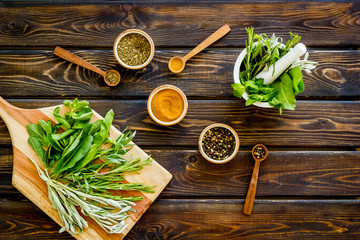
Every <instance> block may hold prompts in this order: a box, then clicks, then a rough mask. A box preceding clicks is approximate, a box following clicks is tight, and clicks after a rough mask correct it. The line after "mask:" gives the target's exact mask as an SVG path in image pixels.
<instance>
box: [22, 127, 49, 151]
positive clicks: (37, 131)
mask: <svg viewBox="0 0 360 240" xmlns="http://www.w3.org/2000/svg"><path fill="white" fill-rule="evenodd" d="M26 130H27V132H28V133H29V135H30V137H33V138H36V139H37V140H38V142H39V143H40V144H41V145H42V146H46V147H47V146H49V144H48V143H47V142H46V140H45V137H46V136H45V133H44V131H43V130H42V129H41V127H40V126H39V125H37V124H33V123H29V124H28V125H26Z"/></svg>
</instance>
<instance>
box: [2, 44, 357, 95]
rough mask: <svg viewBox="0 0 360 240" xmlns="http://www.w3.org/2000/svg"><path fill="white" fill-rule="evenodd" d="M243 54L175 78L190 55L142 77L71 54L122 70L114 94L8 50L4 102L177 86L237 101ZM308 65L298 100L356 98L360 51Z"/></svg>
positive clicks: (60, 67) (85, 73)
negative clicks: (237, 70) (175, 68)
mask: <svg viewBox="0 0 360 240" xmlns="http://www.w3.org/2000/svg"><path fill="white" fill-rule="evenodd" d="M241 50H242V49H238V50H207V51H205V52H202V53H200V54H199V55H197V56H195V57H194V58H193V59H191V60H189V61H188V62H187V64H186V69H185V70H184V72H183V73H181V74H172V73H171V72H170V70H169V69H168V66H167V65H168V64H167V63H168V60H169V59H170V58H171V57H172V56H175V55H179V56H182V55H185V54H186V52H187V50H158V51H156V53H155V58H154V59H153V61H152V62H151V64H150V65H149V66H148V67H146V69H142V70H139V71H130V70H125V69H124V68H122V67H121V66H120V65H119V64H118V63H117V62H116V60H115V58H114V56H113V53H112V51H111V50H86V51H85V50H71V52H73V53H75V54H76V55H78V56H80V57H82V58H84V59H86V60H87V61H89V62H90V63H92V64H94V65H95V66H97V67H99V68H101V69H102V70H110V69H116V70H118V71H119V72H120V73H121V75H122V79H121V83H120V85H119V86H118V87H115V88H111V87H108V86H106V84H105V83H104V80H103V78H102V77H101V76H100V75H99V74H97V73H94V72H91V71H89V70H86V69H84V68H82V67H78V66H76V65H74V64H72V63H70V62H67V61H65V60H63V59H60V58H59V57H57V56H54V55H53V54H52V51H43V50H24V51H19V50H4V51H0V96H3V97H7V96H12V97H13V96H21V97H35V96H36V97H53V96H58V95H62V96H87V97H90V96H92V97H97V96H102V97H105V96H109V94H110V95H111V96H112V97H147V96H149V94H150V92H151V91H152V90H153V89H154V88H155V87H157V86H159V85H163V84H173V85H176V86H178V87H179V88H181V89H182V90H184V91H185V92H186V93H187V95H188V96H189V97H198V96H201V97H207V98H217V97H223V98H229V97H233V94H232V88H231V84H232V83H233V82H234V80H233V67H234V64H235V61H236V58H237V56H238V55H239V53H240V52H241ZM310 60H313V61H317V62H319V65H318V66H317V69H316V70H315V71H313V72H312V73H311V74H308V73H304V82H305V92H303V93H300V94H298V97H300V98H305V97H325V98H341V97H346V98H349V97H357V96H358V93H359V92H360V71H358V69H359V68H360V51H310ZM189 83H191V84H189ZM214 89H216V90H214Z"/></svg>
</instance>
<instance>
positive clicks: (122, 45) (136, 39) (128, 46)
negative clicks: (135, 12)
mask: <svg viewBox="0 0 360 240" xmlns="http://www.w3.org/2000/svg"><path fill="white" fill-rule="evenodd" d="M150 52H151V46H150V42H149V41H148V40H147V39H146V37H144V36H143V35H141V34H138V33H130V34H127V35H125V36H124V37H123V38H121V39H120V41H119V43H118V45H117V53H118V56H119V58H120V59H121V61H122V62H123V63H125V64H126V65H129V66H140V65H142V64H144V63H145V62H146V61H147V60H148V59H149V57H150Z"/></svg>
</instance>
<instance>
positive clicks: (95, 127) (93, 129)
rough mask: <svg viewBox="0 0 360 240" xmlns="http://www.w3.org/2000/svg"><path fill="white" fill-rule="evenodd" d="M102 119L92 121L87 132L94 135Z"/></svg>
mask: <svg viewBox="0 0 360 240" xmlns="http://www.w3.org/2000/svg"><path fill="white" fill-rule="evenodd" d="M102 122H103V120H97V121H95V122H94V123H93V125H92V127H91V129H90V132H89V134H90V135H94V134H95V133H96V132H97V131H99V130H100V128H101V125H102Z"/></svg>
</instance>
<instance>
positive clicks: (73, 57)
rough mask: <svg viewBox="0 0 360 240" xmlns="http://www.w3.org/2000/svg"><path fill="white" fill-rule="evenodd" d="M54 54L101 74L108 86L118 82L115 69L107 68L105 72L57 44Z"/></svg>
mask: <svg viewBox="0 0 360 240" xmlns="http://www.w3.org/2000/svg"><path fill="white" fill-rule="evenodd" d="M54 54H55V55H56V56H58V57H61V58H63V59H65V60H67V61H69V62H72V63H75V64H77V65H79V66H81V67H84V68H86V69H89V70H91V71H94V72H96V73H98V74H100V75H101V76H103V78H104V80H105V83H106V84H107V85H109V86H116V85H118V84H119V82H120V73H119V72H118V71H116V70H109V71H106V72H105V71H103V70H101V69H99V68H97V67H95V66H94V65H92V64H91V63H89V62H87V61H85V60H84V59H82V58H81V57H78V56H76V55H75V54H73V53H71V52H69V51H67V50H65V49H63V48H61V47H59V46H56V48H55V50H54ZM111 75H112V76H111ZM111 78H114V79H111Z"/></svg>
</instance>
